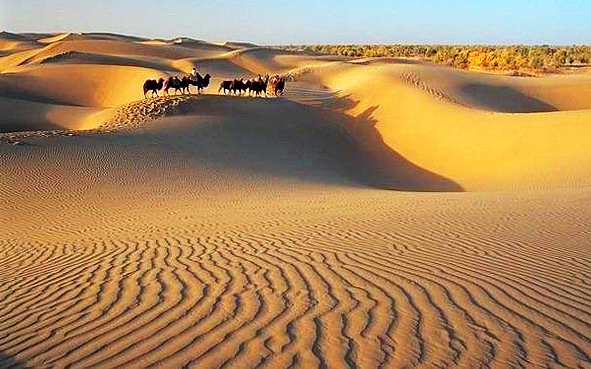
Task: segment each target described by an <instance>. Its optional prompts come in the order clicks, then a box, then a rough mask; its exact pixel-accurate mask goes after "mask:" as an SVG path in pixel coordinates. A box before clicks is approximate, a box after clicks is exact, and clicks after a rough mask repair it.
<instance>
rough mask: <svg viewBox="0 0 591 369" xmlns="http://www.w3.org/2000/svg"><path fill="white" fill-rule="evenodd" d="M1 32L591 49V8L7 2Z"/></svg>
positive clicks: (363, 2) (470, 3)
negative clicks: (94, 33) (575, 46)
mask: <svg viewBox="0 0 591 369" xmlns="http://www.w3.org/2000/svg"><path fill="white" fill-rule="evenodd" d="M0 30H4V31H8V32H44V33H45V32H47V33H49V32H62V31H67V32H112V33H121V34H126V35H135V36H144V37H149V38H174V37H178V36H187V37H191V38H196V39H201V40H207V41H211V42H218V41H230V40H231V41H247V42H253V43H258V44H261V45H285V44H343V43H345V44H395V43H397V44H549V45H572V44H586V45H589V44H591V0H496V1H491V0H482V1H479V0H406V1H399V0H389V1H388V0H343V1H336V0H315V1H313V0H300V1H284V0H225V1H217V0H208V1H205V0H203V1H202V0H174V1H167V0H157V1H153V0H121V1H115V0H95V1H89V0H0Z"/></svg>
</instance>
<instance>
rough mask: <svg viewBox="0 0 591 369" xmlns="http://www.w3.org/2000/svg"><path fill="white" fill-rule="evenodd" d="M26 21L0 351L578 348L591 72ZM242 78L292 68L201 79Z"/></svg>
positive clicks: (9, 164)
mask: <svg viewBox="0 0 591 369" xmlns="http://www.w3.org/2000/svg"><path fill="white" fill-rule="evenodd" d="M38 37H39V38H38V39H36V38H35V37H34V36H23V35H10V34H6V33H3V34H2V38H0V107H1V109H2V112H3V114H2V116H1V117H0V132H4V133H0V168H1V169H0V171H1V176H0V230H1V232H0V317H2V318H1V319H0V366H2V367H10V366H19V365H23V366H32V367H47V366H56V367H64V366H70V367H89V366H98V367H115V366H126V367H144V366H151V365H153V366H159V367H181V366H190V367H196V368H209V367H222V366H225V367H235V368H245V367H254V366H257V365H259V366H261V367H269V368H278V367H288V366H294V367H302V368H312V367H328V368H338V367H347V366H348V367H360V368H374V367H380V366H381V367H388V368H389V367H392V368H404V367H423V368H433V367H462V368H473V367H495V368H507V367H522V366H524V367H538V366H541V367H561V366H562V367H588V366H591V290H590V288H589V286H590V284H591V257H590V253H589V251H590V248H591V232H590V231H589V221H588V219H591V201H590V199H591V187H590V185H591V174H590V173H591V171H590V170H589V169H590V168H591V138H590V137H591V78H590V77H589V76H567V77H560V76H556V77H544V78H515V77H507V76H493V75H487V74H483V73H476V72H466V71H457V70H453V69H449V68H445V67H439V66H433V65H428V64H422V63H412V64H409V63H408V62H402V61H396V60H388V61H383V60H372V59H369V60H362V61H347V60H342V58H328V57H313V56H310V55H305V54H297V53H292V52H283V51H278V50H273V49H267V48H260V47H256V46H254V45H250V44H244V43H226V44H221V45H217V44H208V43H205V42H203V41H195V40H186V39H182V40H178V41H179V42H173V41H170V42H168V41H165V40H141V39H136V38H133V37H128V36H118V35H113V34H59V35H39V36H38ZM180 41H182V42H180ZM193 65H197V67H198V69H199V70H200V72H201V73H202V74H205V73H210V74H211V75H212V77H213V79H212V82H211V84H210V86H209V87H208V88H207V89H206V90H205V94H204V95H201V96H198V95H195V94H193V95H191V96H172V97H160V98H148V99H143V96H142V89H141V86H142V83H143V80H144V79H146V78H158V77H160V76H163V77H164V76H168V75H182V74H184V73H187V72H188V71H190V70H191V68H192V66H193ZM259 73H270V74H275V73H282V74H285V75H291V76H295V78H296V79H297V82H288V84H287V88H286V96H285V97H283V98H268V99H264V98H248V97H236V96H224V95H218V94H217V88H218V85H219V82H220V80H222V79H229V78H234V77H235V78H240V77H244V78H251V77H253V76H256V75H257V74H259ZM193 93H195V89H194V88H193Z"/></svg>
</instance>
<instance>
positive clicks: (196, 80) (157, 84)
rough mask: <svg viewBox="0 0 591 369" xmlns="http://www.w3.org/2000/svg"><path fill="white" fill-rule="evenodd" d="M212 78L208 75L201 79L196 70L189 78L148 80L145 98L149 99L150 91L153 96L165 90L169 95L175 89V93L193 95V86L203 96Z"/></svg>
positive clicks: (145, 84)
mask: <svg viewBox="0 0 591 369" xmlns="http://www.w3.org/2000/svg"><path fill="white" fill-rule="evenodd" d="M210 78H211V76H210V75H209V74H206V75H205V77H201V75H200V74H199V73H197V71H195V69H193V71H192V72H191V74H190V75H189V76H183V77H182V78H179V77H176V76H175V77H168V79H166V80H165V79H164V78H160V79H158V80H155V79H148V80H146V81H145V82H144V97H147V96H146V94H147V93H148V91H150V92H151V93H152V96H154V94H156V96H160V95H158V91H160V90H162V89H163V90H164V92H165V93H166V95H169V92H168V91H169V90H170V89H174V92H175V93H176V92H178V91H180V92H181V93H182V94H184V93H189V94H190V93H191V86H197V93H198V94H201V91H202V90H203V89H204V88H205V87H207V86H209V79H210Z"/></svg>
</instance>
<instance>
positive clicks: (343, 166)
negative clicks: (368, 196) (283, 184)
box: [158, 95, 463, 192]
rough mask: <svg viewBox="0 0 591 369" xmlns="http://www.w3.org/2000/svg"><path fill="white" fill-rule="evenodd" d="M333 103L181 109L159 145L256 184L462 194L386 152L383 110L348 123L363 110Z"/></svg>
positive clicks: (242, 100) (235, 102) (247, 102)
mask: <svg viewBox="0 0 591 369" xmlns="http://www.w3.org/2000/svg"><path fill="white" fill-rule="evenodd" d="M335 99H336V100H335ZM335 99H331V101H328V100H327V101H326V103H327V104H328V105H330V109H327V108H325V107H322V106H308V105H304V104H301V103H297V102H293V101H289V100H286V99H260V98H247V97H231V96H211V95H210V96H201V97H200V98H198V99H191V100H189V101H187V102H186V103H183V105H181V106H179V113H180V114H179V116H178V118H175V117H173V118H172V119H167V120H163V121H161V123H160V124H159V125H158V126H159V127H160V128H163V129H160V130H159V132H158V135H159V140H162V139H164V140H165V144H166V145H168V144H174V147H175V150H178V152H181V154H182V155H183V160H187V161H188V162H192V163H191V165H195V166H202V165H203V164H206V165H207V163H210V164H215V166H216V167H220V168H232V170H234V171H242V172H246V173H252V175H253V176H256V175H259V174H260V175H271V176H275V177H290V178H294V177H297V178H298V180H303V181H312V182H318V183H326V184H337V185H345V186H355V187H359V186H361V187H377V188H382V189H391V190H403V191H446V192H452V191H453V192H457V191H463V188H462V187H461V186H460V185H458V184H457V183H455V182H453V181H451V180H449V179H447V178H444V177H442V176H440V175H438V174H436V173H433V172H430V171H428V170H426V169H424V168H421V167H419V166H417V165H415V164H413V163H411V162H410V161H408V160H406V159H405V158H404V157H402V156H401V155H400V154H398V153H397V152H395V151H394V150H393V149H392V148H390V147H389V146H388V145H386V144H385V143H384V141H383V139H382V137H381V135H380V133H379V131H378V130H377V129H376V128H375V124H376V120H375V119H374V118H373V117H372V114H373V112H374V111H375V110H376V109H378V106H374V107H371V108H369V109H367V110H366V111H364V112H363V113H362V114H360V115H358V116H357V117H351V116H349V115H346V114H344V113H342V112H341V111H343V110H346V109H347V108H350V107H353V106H355V105H357V103H358V102H356V101H353V100H351V99H350V98H349V97H346V96H345V97H336V98H335ZM335 107H338V109H335ZM194 114H198V115H194ZM187 116H194V117H195V118H194V119H195V120H193V118H190V119H189V120H187ZM212 116H214V118H211V117H212ZM208 117H209V119H210V120H209V121H207V119H208ZM175 119H178V120H175ZM199 119H205V121H203V120H201V121H199ZM172 126H174V129H170V128H172ZM167 132H170V133H167ZM168 134H170V135H171V136H170V137H169V138H168V139H167V138H166V136H167V135H168ZM161 142H162V141H161ZM175 160H178V159H175Z"/></svg>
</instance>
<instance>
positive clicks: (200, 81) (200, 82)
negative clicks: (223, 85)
mask: <svg viewBox="0 0 591 369" xmlns="http://www.w3.org/2000/svg"><path fill="white" fill-rule="evenodd" d="M196 78H197V80H193V79H191V78H188V83H189V85H193V86H197V93H198V94H200V93H201V90H203V89H204V88H205V87H207V86H209V79H210V78H211V76H210V75H209V74H206V75H205V77H201V75H200V74H199V73H196ZM187 88H189V87H187ZM218 92H219V91H218ZM189 93H191V91H190V90H189Z"/></svg>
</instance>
